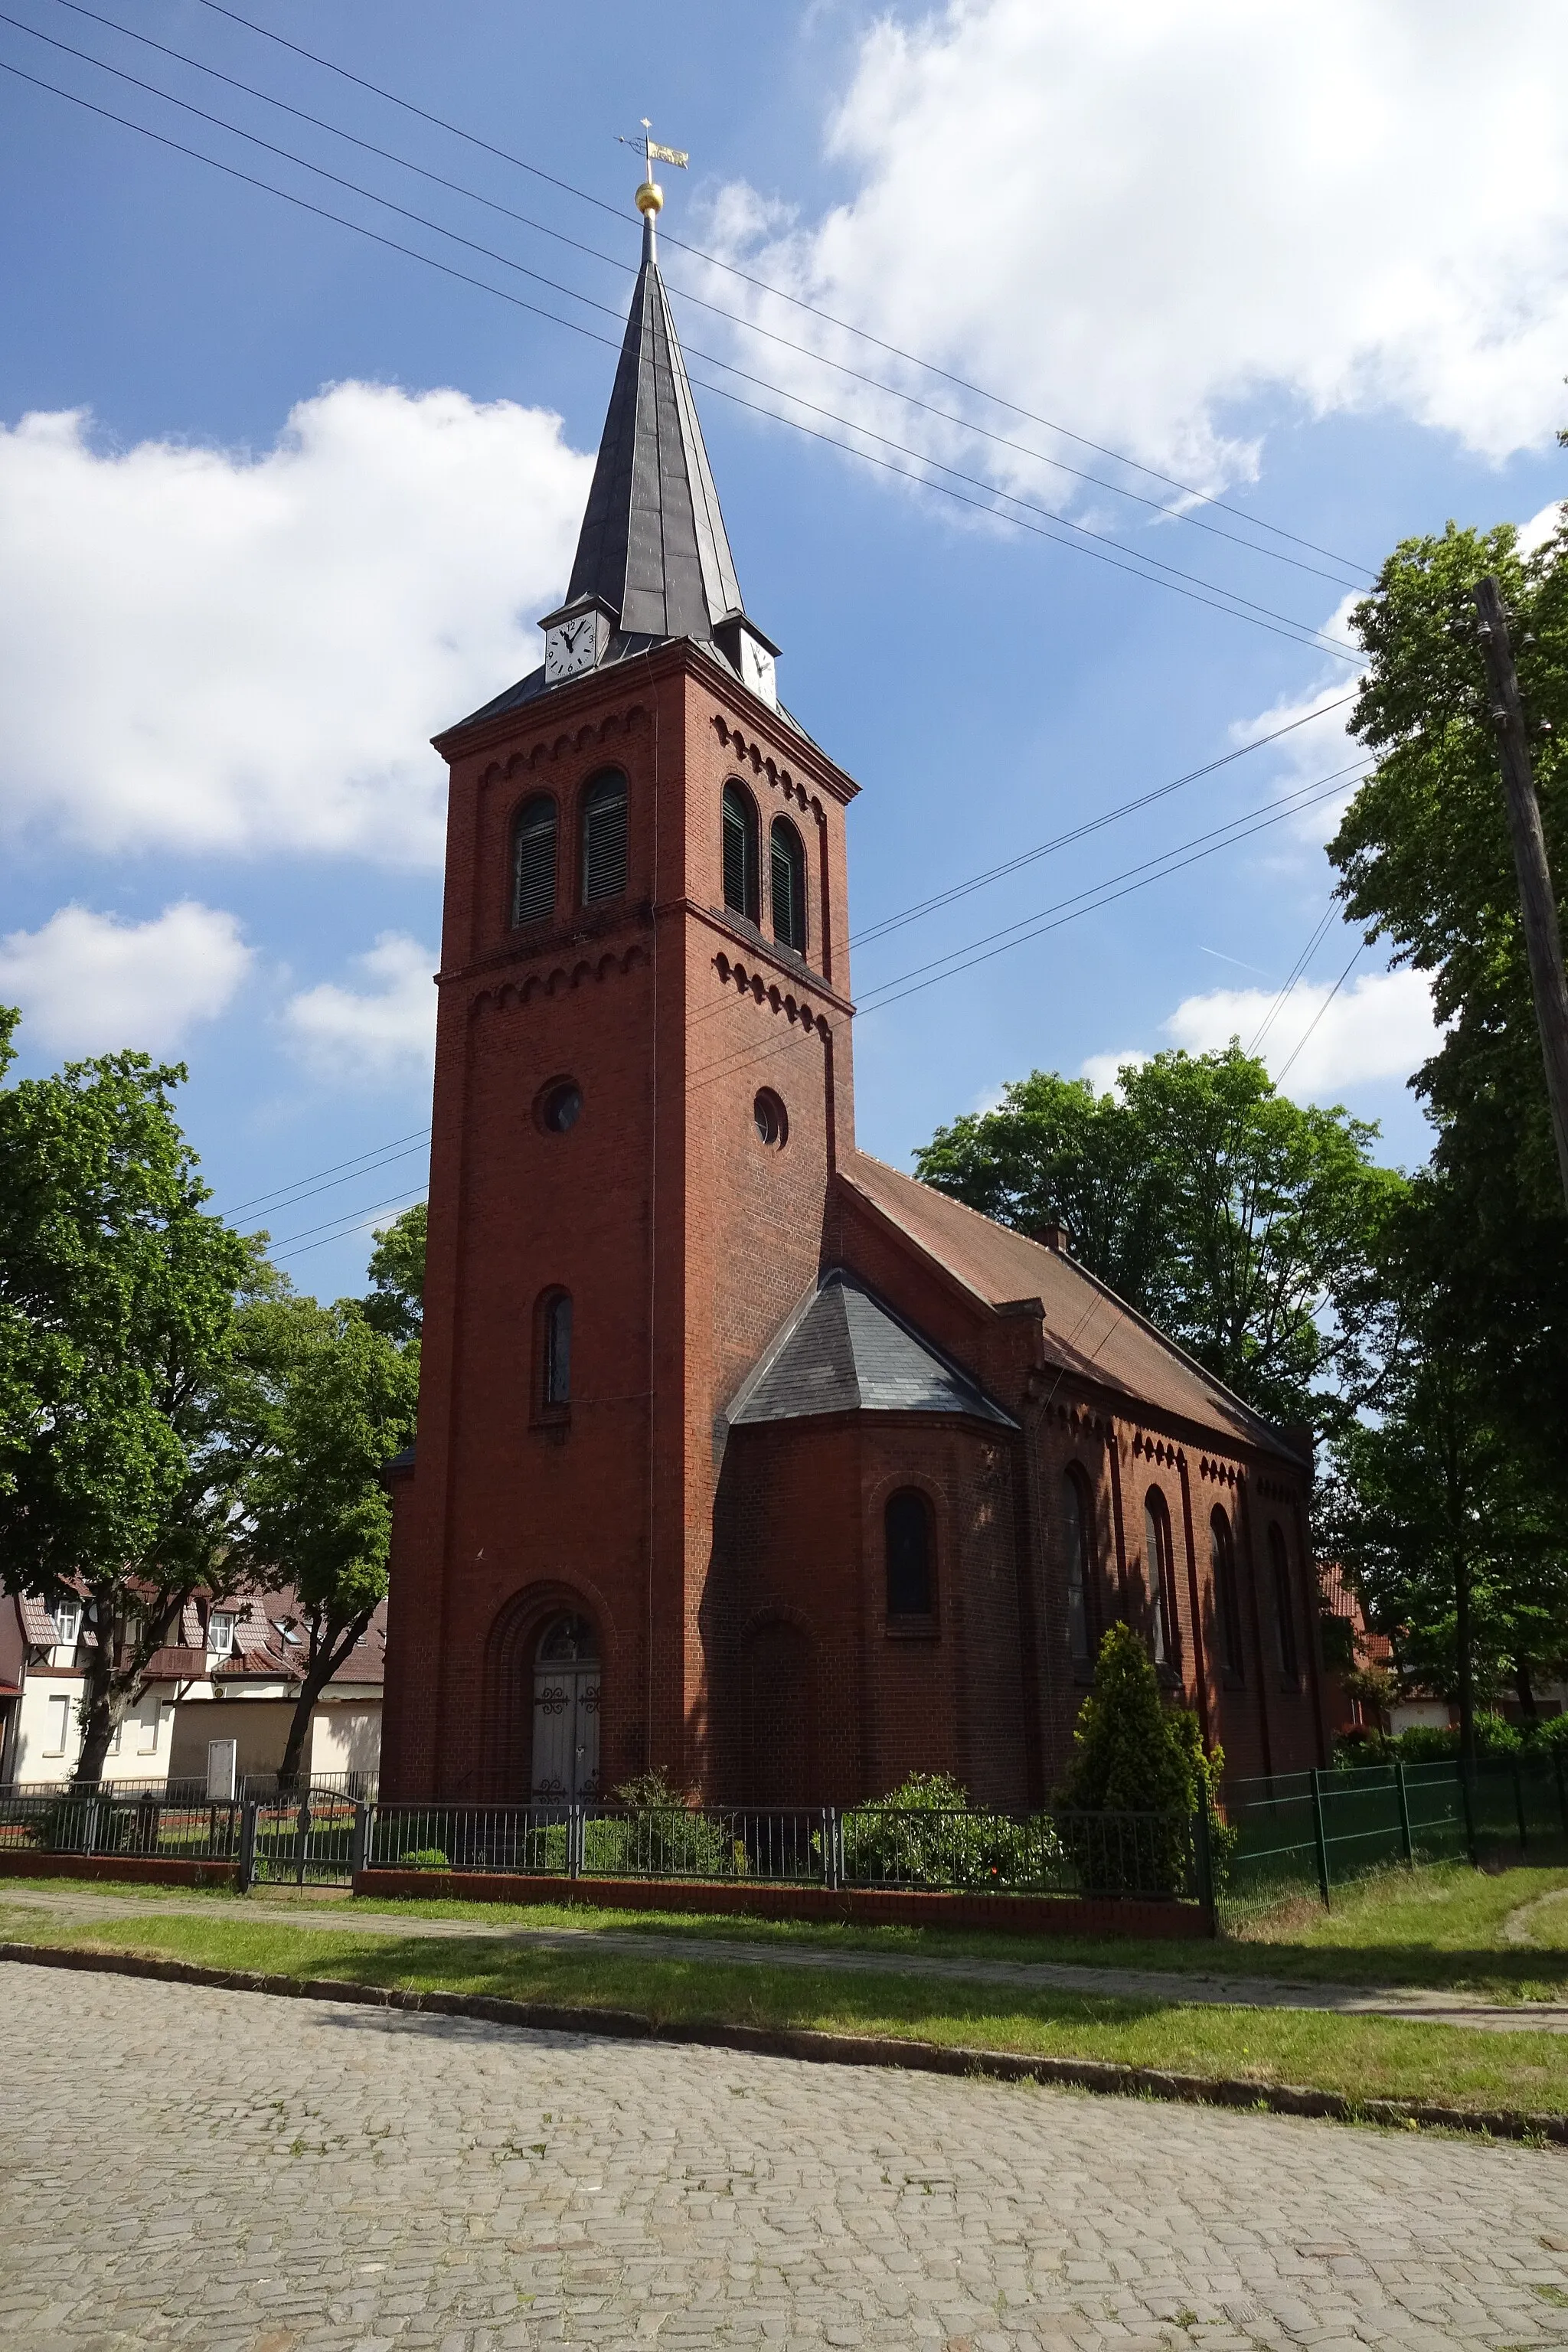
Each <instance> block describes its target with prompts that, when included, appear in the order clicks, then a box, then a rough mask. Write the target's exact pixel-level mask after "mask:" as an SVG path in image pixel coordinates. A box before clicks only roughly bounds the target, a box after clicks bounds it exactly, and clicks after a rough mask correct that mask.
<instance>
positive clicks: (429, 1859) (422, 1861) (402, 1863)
mask: <svg viewBox="0 0 1568 2352" xmlns="http://www.w3.org/2000/svg"><path fill="white" fill-rule="evenodd" d="M397 1861H398V1866H399V1868H400V1869H403V1870H450V1868H451V1866H452V1865H451V1864H450V1863H449V1862H448V1861H447V1857H446V1855H445V1854H444V1853H442V1851H441V1849H440V1847H439V1846H438V1845H413V1846H410V1847H409V1849H408V1851H407V1853H400V1854H399V1855H398V1857H397Z"/></svg>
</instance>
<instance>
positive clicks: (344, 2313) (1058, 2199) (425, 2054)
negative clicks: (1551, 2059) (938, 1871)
mask: <svg viewBox="0 0 1568 2352" xmlns="http://www.w3.org/2000/svg"><path fill="white" fill-rule="evenodd" d="M0 1985H3V1988H4V1991H5V2000H6V2011H5V2014H6V2027H7V2031H6V2035H5V2046H6V2063H5V2068H4V2069H0V2352H142V2347H147V2352H152V2347H180V2352H186V2347H188V2352H533V2347H545V2346H549V2347H559V2352H641V2347H647V2346H649V2345H653V2344H657V2345H658V2347H660V2352H709V2347H728V2352H734V2347H747V2352H796V2347H798V2352H807V2347H809V2352H825V2347H858V2346H859V2347H868V2352H883V2347H886V2352H905V2347H909V2348H910V2352H1025V2348H1026V2347H1028V2352H1112V2347H1116V2352H1154V2347H1160V2352H1174V2347H1177V2346H1182V2345H1185V2346H1196V2347H1204V2352H1276V2347H1279V2352H1286V2347H1296V2352H1302V2347H1313V2352H1341V2347H1343V2352H1368V2347H1382V2352H1394V2347H1398V2352H1415V2347H1419V2346H1426V2345H1430V2346H1434V2347H1439V2346H1453V2347H1466V2352H1468V2347H1474V2352H1500V2347H1504V2346H1513V2345H1521V2344H1524V2343H1527V2342H1528V2343H1532V2344H1533V2343H1540V2344H1542V2345H1543V2346H1549V2345H1550V2344H1552V2343H1553V2342H1556V2343H1559V2344H1568V2330H1565V2329H1564V2328H1563V2326H1562V2322H1563V2319H1564V2318H1568V2314H1563V2313H1561V2312H1560V2311H1558V2310H1557V2309H1556V2308H1555V2307H1552V2306H1550V2305H1547V2304H1546V2303H1545V2302H1544V2301H1543V2300H1542V2298H1541V2297H1539V2296H1538V2295H1536V2294H1534V2293H1533V2289H1534V2288H1535V2287H1537V2286H1550V2287H1555V2288H1556V2289H1558V2290H1559V2291H1560V2292H1564V2293H1568V2235H1565V2234H1564V2232H1563V2220H1562V2217H1563V2212H1564V2211H1565V2210H1568V2157H1565V2156H1564V2155H1563V2152H1562V2151H1560V2150H1557V2149H1554V2148H1553V2149H1531V2148H1523V2147H1500V2146H1486V2145H1482V2144H1479V2143H1477V2144H1473V2145H1469V2144H1466V2143H1464V2142H1460V2141H1451V2140H1449V2141H1445V2140H1430V2139H1420V2140H1416V2141H1415V2142H1414V2144H1413V2142H1412V2140H1411V2138H1410V2137H1406V2136H1404V2135H1400V2136H1397V2137H1395V2136H1394V2135H1386V2136H1385V2135H1382V2134H1377V2133H1372V2132H1352V2131H1347V2130H1344V2129H1342V2128H1341V2127H1339V2126H1333V2125H1328V2124H1315V2123H1308V2122H1300V2121H1296V2120H1293V2119H1289V2118H1285V2117H1273V2116H1252V2115H1246V2114H1227V2113H1225V2112H1221V2111H1214V2112H1210V2111H1207V2110H1203V2109H1190V2108H1178V2107H1166V2106H1160V2105H1152V2104H1148V2103H1145V2102H1142V2101H1121V2100H1114V2099H1093V2098H1088V2097H1083V2096H1079V2095H1074V2094H1071V2093H1068V2092H1060V2091H1051V2090H1042V2089H1039V2088H1037V2087H1033V2086H1027V2085H1014V2086H1008V2085H1003V2084H992V2083H985V2082H982V2081H968V2080H963V2079H948V2078H945V2077H942V2076H935V2075H922V2074H898V2073H894V2072H890V2071H889V2072H887V2073H883V2072H880V2071H872V2070H870V2069H866V2068H858V2067H834V2066H807V2065H801V2064H798V2063H795V2062H793V2061H789V2060H782V2059H760V2058H747V2057H739V2056H733V2055H731V2054H730V2053H721V2052H716V2051H704V2050H691V2049H679V2048H674V2047H663V2046H660V2045H658V2044H657V2043H636V2044H634V2043H625V2042H605V2041H597V2040H595V2039H593V2038H591V2037H587V2036H583V2035H566V2034H524V2033H518V2032H512V2031H510V2030H508V2029H506V2028H504V2027H491V2026H487V2025H482V2024H479V2023H475V2022H471V2021H460V2020H455V2019H435V2018H421V2017H417V2016H412V2015H402V2014H395V2015H387V2014H382V2013H378V2012H376V2011H371V2010H358V2009H346V2008H343V2007H341V2006H338V2005H336V2004H333V2003H330V2002H313V2001H305V2000H289V2001H280V2000H266V1999H263V1998H259V1997H258V1996H255V1995H247V1994H243V1993H227V1992H222V1991H218V1990H215V1989H210V1988H206V1987H195V1986H178V1985H160V1984H153V1983H146V1982H142V1981H139V1980H137V1979H124V1978H115V1977H108V1976H105V1977H96V1976H92V1975H90V1974H85V1973H84V1974H81V1975H73V1976H70V1977H64V1976H62V1975H61V1974H59V1973H58V1971H56V1970H53V1969H29V1968H26V1967H18V1966H9V1965H7V1966H6V1967H5V1974H4V1977H3V1979H0ZM84 2049H110V2050H112V2051H113V2052H114V2053H115V2058H116V2063H115V2065H114V2067H113V2069H112V2071H111V2072H110V2074H108V2075H107V2077H106V2078H105V2079H104V2081H103V2082H102V2083H101V2084H95V2085H94V2086H93V2090H92V2095H91V2096H90V2097H88V2096H84V2085H83V2077H82V2072H81V2053H82V2051H83V2050H84ZM540 2147H542V2148H543V2151H544V2152H543V2154H542V2155H540V2154H539V2153H538V2152H537V2151H538V2149H539V2148H540Z"/></svg>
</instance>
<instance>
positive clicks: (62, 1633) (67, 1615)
mask: <svg viewBox="0 0 1568 2352" xmlns="http://www.w3.org/2000/svg"><path fill="white" fill-rule="evenodd" d="M49 1615H50V1617H51V1619H52V1620H53V1622H54V1628H55V1640H56V1641H57V1642H58V1643H59V1646H60V1648H61V1649H62V1650H74V1649H75V1647H76V1645H77V1642H78V1639H79V1636H80V1633H81V1602H80V1601H56V1603H55V1605H54V1607H53V1609H52V1610H51V1611H50V1612H49Z"/></svg>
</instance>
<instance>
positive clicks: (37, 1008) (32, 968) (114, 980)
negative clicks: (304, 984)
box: [0, 898, 252, 1054]
mask: <svg viewBox="0 0 1568 2352" xmlns="http://www.w3.org/2000/svg"><path fill="white" fill-rule="evenodd" d="M251 960H252V950H250V949H249V948H247V946H246V944H245V942H244V940H243V939H242V938H241V937H240V929H239V925H238V923H237V921H236V919H235V918H234V917H233V916H232V915H228V914H224V913H221V912H220V911H218V910H217V909H216V908H212V907H202V906H198V905H197V904H196V903H195V900H194V899H190V898H184V899H182V900H181V901H180V902H179V904H178V905H177V906H173V907H165V908H164V909H163V913H162V914H161V915H159V916H157V917H156V918H155V919H153V921H151V922H146V923H122V922H121V921H120V920H119V919H118V918H117V917H116V916H113V915H95V914H92V913H90V912H89V910H88V908H85V907H62V908H60V909H59V911H58V914H55V915H51V916H50V918H49V919H48V921H47V923H45V924H44V925H43V927H42V928H41V929H39V930H36V931H13V932H11V934H10V935H9V937H8V938H6V939H5V940H0V1002H4V1003H14V1004H19V1005H20V1006H21V1008H22V1013H23V1021H24V1033H23V1034H24V1037H25V1039H30V1040H33V1041H35V1042H36V1043H37V1044H38V1045H43V1046H45V1047H46V1048H47V1050H48V1051H49V1052H51V1053H59V1054H103V1053H117V1052H119V1051H120V1050H121V1048H122V1047H134V1048H136V1049H137V1050H139V1051H141V1052H142V1053H150V1054H162V1053H167V1052H170V1051H172V1050H173V1049H174V1047H176V1046H177V1045H179V1043H180V1041H181V1039H182V1038H183V1037H184V1034H186V1032H187V1031H188V1030H189V1029H190V1028H191V1026H192V1025H193V1024H195V1023H196V1022H198V1021H212V1020H215V1019H216V1017H217V1015H218V1014H219V1013H222V1012H223V1011H224V1010H225V1008H226V1006H227V1005H228V1003H229V1002H230V1001H231V999H232V998H233V996H234V994H235V992H236V991H237V988H238V987H239V985H240V982H242V981H243V980H244V978H245V976H246V973H247V971H248V970H249V968H250V964H251Z"/></svg>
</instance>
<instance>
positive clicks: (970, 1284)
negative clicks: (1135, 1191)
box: [839, 1151, 1303, 1467]
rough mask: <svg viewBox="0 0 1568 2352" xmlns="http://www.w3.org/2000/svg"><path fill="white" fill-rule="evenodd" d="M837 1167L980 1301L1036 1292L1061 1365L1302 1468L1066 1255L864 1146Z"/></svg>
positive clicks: (1262, 1426)
mask: <svg viewBox="0 0 1568 2352" xmlns="http://www.w3.org/2000/svg"><path fill="white" fill-rule="evenodd" d="M839 1174H840V1177H841V1179H842V1181H844V1182H845V1183H847V1185H848V1186H849V1187H850V1188H851V1189H852V1190H853V1191H854V1192H858V1194H860V1196H861V1197H862V1198H863V1199H864V1200H866V1201H868V1202H870V1203H871V1205H872V1207H873V1208H874V1209H876V1210H878V1211H879V1212H880V1213H881V1214H882V1215H883V1216H884V1217H886V1218H887V1219H888V1220H889V1223H892V1224H894V1225H896V1226H897V1227H898V1229H899V1230H900V1233H902V1234H906V1235H907V1236H908V1238H909V1239H910V1241H912V1242H913V1243H915V1244H916V1245H917V1246H918V1247H919V1248H920V1249H921V1250H922V1251H924V1253H925V1255H927V1256H928V1257H931V1258H933V1259H934V1260H935V1261H936V1263H937V1264H938V1265H941V1266H943V1267H945V1269H946V1271H947V1272H948V1273H949V1274H950V1275H952V1276H954V1277H955V1279H956V1280H958V1281H959V1282H961V1283H963V1286H965V1288H966V1289H969V1290H972V1291H973V1292H974V1293H975V1294H976V1296H977V1297H980V1298H982V1299H984V1301H985V1303H986V1305H987V1306H990V1307H1000V1306H1003V1305H1005V1304H1008V1303H1010V1302H1011V1301H1013V1300H1014V1299H1020V1298H1038V1299H1039V1300H1040V1302H1041V1304H1042V1306H1043V1307H1044V1309H1045V1348H1046V1353H1047V1357H1048V1358H1049V1359H1050V1360H1052V1361H1053V1362H1055V1363H1056V1364H1058V1365H1059V1366H1060V1367H1061V1368H1062V1370H1064V1371H1067V1372H1069V1373H1071V1372H1076V1373H1079V1374H1080V1375H1081V1376H1082V1377H1083V1378H1084V1379H1086V1380H1090V1381H1095V1382H1096V1383H1097V1384H1098V1385H1099V1386H1100V1387H1102V1388H1109V1389H1116V1390H1119V1391H1121V1393H1122V1394H1123V1395H1124V1396H1126V1397H1128V1398H1130V1399H1131V1400H1133V1401H1134V1402H1143V1403H1145V1404H1149V1405H1152V1406H1154V1407H1155V1408H1156V1409H1158V1410H1162V1411H1164V1412H1170V1413H1173V1414H1176V1415H1178V1416H1179V1417H1180V1418H1181V1419H1183V1420H1184V1421H1191V1422H1196V1423H1200V1424H1201V1425H1202V1426H1204V1427H1205V1428H1208V1429H1212V1430H1214V1431H1215V1433H1216V1434H1217V1435H1219V1436H1221V1437H1223V1438H1225V1439H1226V1440H1228V1441H1230V1442H1231V1443H1233V1444H1234V1443H1235V1442H1237V1441H1238V1440H1239V1441H1240V1442H1241V1443H1242V1444H1247V1445H1253V1446H1262V1447H1264V1448H1266V1449H1267V1450H1268V1452H1270V1453H1274V1454H1285V1455H1286V1456H1288V1457H1289V1460H1290V1461H1291V1462H1293V1463H1294V1464H1296V1465H1297V1466H1298V1467H1301V1466H1303V1465H1302V1457H1301V1455H1300V1453H1299V1452H1298V1450H1297V1448H1296V1447H1295V1446H1294V1445H1292V1444H1290V1442H1289V1439H1288V1438H1287V1437H1286V1436H1285V1435H1284V1433H1283V1432H1281V1431H1280V1430H1279V1429H1277V1428H1276V1427H1275V1426H1274V1424H1273V1423H1271V1422H1268V1421H1265V1420H1264V1419H1263V1418H1262V1416H1261V1415H1260V1414H1258V1413H1255V1412H1253V1411H1252V1409H1251V1407H1250V1406H1249V1405H1246V1404H1243V1402H1241V1399H1240V1398H1239V1397H1236V1396H1233V1395H1232V1394H1231V1392H1230V1391H1229V1390H1228V1389H1227V1388H1226V1387H1225V1386H1224V1385H1223V1383H1222V1382H1220V1381H1216V1380H1215V1378H1214V1375H1213V1374H1212V1373H1210V1372H1206V1371H1205V1370H1204V1368H1203V1366H1202V1365H1201V1364H1198V1363H1196V1362H1194V1360H1193V1359H1192V1358H1191V1357H1190V1356H1188V1355H1186V1354H1184V1351H1183V1350H1182V1349H1180V1348H1178V1347H1176V1346H1175V1344H1174V1343H1173V1341H1172V1340H1169V1339H1166V1338H1165V1337H1164V1336H1163V1333H1162V1332H1159V1331H1157V1330H1156V1329H1155V1328H1154V1326H1153V1325H1152V1323H1148V1322H1145V1320H1144V1319H1143V1318H1142V1316H1141V1315H1140V1314H1138V1313H1137V1312H1136V1311H1135V1310H1134V1309H1133V1308H1132V1307H1129V1306H1127V1305H1126V1304H1125V1303H1124V1302H1123V1301H1122V1300H1121V1299H1120V1298H1118V1297H1117V1296H1116V1294H1115V1292H1114V1291H1112V1290H1108V1289H1107V1288H1106V1286H1105V1285H1104V1284H1103V1283H1102V1282H1100V1281H1098V1280H1097V1279H1096V1277H1095V1276H1093V1275H1092V1274H1090V1273H1089V1271H1088V1269H1087V1268H1086V1267H1084V1266H1081V1265H1078V1264H1077V1262H1076V1261H1075V1260H1074V1259H1072V1258H1070V1257H1067V1256H1065V1255H1063V1254H1062V1253H1061V1252H1060V1251H1059V1250H1054V1249H1047V1247H1046V1246H1045V1244H1043V1243H1042V1242H1032V1241H1030V1240H1029V1239H1028V1238H1027V1236H1026V1234H1016V1233H1014V1232H1012V1231H1011V1230H1010V1229H1009V1228H1008V1227H1007V1226H1005V1225H998V1224H996V1223H994V1222H993V1221H992V1219H991V1218H989V1217H983V1216H982V1215H981V1214H980V1213H979V1211H978V1210H977V1209H971V1208H967V1207H966V1206H965V1205H964V1203H963V1202H962V1201H954V1200H952V1199H950V1198H949V1196H948V1195H947V1194H946V1193H945V1192H935V1191H934V1190H933V1189H932V1188H931V1185H929V1184H921V1183H919V1182H917V1181H916V1180H915V1178H914V1177H912V1176H905V1175H903V1174H901V1173H900V1171H899V1170H898V1169H896V1168H889V1166H888V1165H887V1164H886V1162H885V1161H883V1160H873V1159H872V1158H871V1156H870V1154H869V1153H868V1152H865V1151H858V1152H856V1153H854V1154H853V1156H852V1157H850V1158H849V1159H847V1160H844V1161H842V1162H841V1163H840V1167H839Z"/></svg>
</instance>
